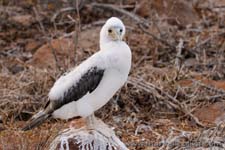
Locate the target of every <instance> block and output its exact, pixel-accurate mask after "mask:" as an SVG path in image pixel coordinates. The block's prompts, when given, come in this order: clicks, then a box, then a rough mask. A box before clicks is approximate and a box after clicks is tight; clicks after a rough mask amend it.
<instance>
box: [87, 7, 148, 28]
mask: <svg viewBox="0 0 225 150" xmlns="http://www.w3.org/2000/svg"><path fill="white" fill-rule="evenodd" d="M91 6H92V7H97V8H103V9H109V10H113V11H116V12H119V13H121V14H124V15H126V16H128V17H129V18H130V19H132V20H134V21H135V22H136V23H137V24H143V25H144V27H149V22H148V21H147V20H146V19H144V18H142V17H140V16H138V15H136V14H133V13H131V12H129V11H126V10H125V9H123V8H121V7H119V6H117V5H112V4H104V3H92V4H91Z"/></svg>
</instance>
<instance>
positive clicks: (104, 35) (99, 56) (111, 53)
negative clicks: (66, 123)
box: [26, 17, 131, 129]
mask: <svg viewBox="0 0 225 150" xmlns="http://www.w3.org/2000/svg"><path fill="white" fill-rule="evenodd" d="M124 34H125V27H124V24H123V23H122V21H121V20H120V19H118V18H116V17H112V18H110V19H108V20H107V22H106V23H105V25H104V26H103V27H102V29H101V32H100V51H98V52H97V53H95V54H94V55H92V56H91V57H89V58H88V59H87V60H85V61H84V62H82V63H81V64H80V65H79V66H77V67H76V68H74V69H73V70H72V71H71V72H69V73H67V74H66V75H64V76H61V77H60V78H59V79H58V80H57V81H56V82H55V84H54V86H53V87H52V88H51V90H50V92H49V100H50V103H49V105H48V106H47V107H46V108H45V110H44V111H43V112H44V113H46V114H47V113H51V116H53V117H55V118H61V119H69V118H73V117H76V116H81V117H88V116H91V115H92V114H93V113H94V112H95V111H96V110H98V109H99V108H101V107H102V106H103V105H105V104H106V103H107V102H108V101H109V100H110V99H111V98H112V97H113V95H114V94H115V93H116V91H117V90H119V89H120V88H121V87H122V86H123V85H124V83H125V82H126V80H127V78H128V74H129V71H130V68H131V51H130V48H129V46H128V45H127V44H126V43H125V42H124V41H122V38H123V36H124ZM93 68H94V69H93ZM91 69H93V71H90V70H91ZM97 80H98V81H97ZM86 81H87V82H86ZM87 89H88V90H87ZM74 91H75V92H77V91H78V92H77V93H78V94H80V93H82V94H83V93H85V94H83V95H82V94H81V95H80V97H79V99H76V98H74V99H73V97H71V95H72V96H74V94H77V93H73V92H74ZM51 104H52V105H51ZM53 104H54V105H53ZM37 118H41V117H40V115H36V116H35V117H34V118H33V120H35V119H36V120H37ZM45 118H47V117H45ZM39 120H41V119H39ZM31 124H32V123H31ZM28 126H29V125H28ZM32 127H33V126H32V125H30V126H29V127H27V128H26V129H30V128H32Z"/></svg>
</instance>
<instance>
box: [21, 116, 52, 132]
mask: <svg viewBox="0 0 225 150" xmlns="http://www.w3.org/2000/svg"><path fill="white" fill-rule="evenodd" d="M49 117H50V115H49V114H42V115H40V116H38V117H37V118H33V119H32V120H31V121H30V122H29V123H28V124H27V125H26V126H25V127H23V128H22V129H21V131H27V130H31V129H33V128H34V127H37V126H39V125H40V124H42V123H43V122H44V121H45V120H46V119H48V118H49Z"/></svg>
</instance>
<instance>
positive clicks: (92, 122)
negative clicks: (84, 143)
mask: <svg viewBox="0 0 225 150" xmlns="http://www.w3.org/2000/svg"><path fill="white" fill-rule="evenodd" d="M96 121H97V120H96V118H95V115H94V114H91V115H90V116H88V117H87V118H86V122H87V128H88V129H89V130H93V129H95V128H96Z"/></svg>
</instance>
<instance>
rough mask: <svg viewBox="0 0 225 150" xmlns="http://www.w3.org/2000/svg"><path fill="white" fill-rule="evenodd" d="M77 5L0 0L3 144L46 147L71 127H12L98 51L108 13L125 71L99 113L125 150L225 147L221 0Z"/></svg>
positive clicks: (86, 1)
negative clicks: (122, 44)
mask: <svg viewBox="0 0 225 150" xmlns="http://www.w3.org/2000/svg"><path fill="white" fill-rule="evenodd" d="M78 2H79V3H76V1H72V0H55V1H52V0H46V1H36V0H23V1H16V0H12V1H7V0H0V149H3V150H13V149H23V150H24V149H29V150H30V149H48V147H49V143H51V141H52V140H53V138H54V137H55V136H56V135H57V133H58V132H59V131H60V130H62V129H63V128H66V127H68V126H69V123H67V122H64V121H61V120H53V119H52V120H49V121H47V122H46V123H44V124H43V125H41V126H40V127H38V128H35V129H34V130H32V131H28V132H22V131H20V130H19V129H20V128H21V127H22V126H23V125H24V124H25V122H26V121H27V120H29V118H30V117H31V116H32V115H33V114H34V113H36V112H37V111H38V110H39V109H41V107H42V106H43V105H44V104H45V102H46V99H47V94H48V92H49V89H50V87H51V86H52V85H53V83H54V81H55V80H56V79H57V78H58V77H59V76H60V75H61V74H62V73H63V72H65V71H66V70H69V69H71V68H72V67H73V66H76V65H78V64H79V63H80V62H81V61H82V60H84V59H85V58H87V57H89V56H90V55H91V54H93V53H94V52H96V51H97V50H98V49H99V44H98V38H99V31H100V28H101V26H102V25H103V24H104V21H105V20H106V19H107V18H109V17H111V16H117V17H120V18H121V19H122V20H123V21H124V23H125V25H126V27H127V35H126V38H125V40H126V41H127V43H128V44H129V46H130V47H131V49H132V55H133V60H132V70H131V73H130V77H129V80H128V82H127V83H126V85H125V86H124V87H123V88H122V89H121V90H120V91H119V92H118V93H117V94H116V95H115V97H114V98H113V99H112V100H111V101H110V102H109V103H108V104H107V105H106V106H104V107H103V108H102V109H100V110H99V111H98V112H96V115H97V116H98V117H100V118H101V119H102V120H103V121H104V122H105V123H107V124H108V125H110V126H112V127H114V128H115V132H116V135H117V136H118V137H120V139H121V140H122V141H123V142H124V143H125V144H126V145H127V146H128V147H129V148H130V149H135V150H139V149H140V150H142V149H144V150H150V149H207V148H208V149H209V148H210V147H211V148H214V149H225V140H224V139H225V123H224V122H225V71H224V70H225V53H224V52H225V1H224V0H158V1H153V0H150V1H148V0H140V1H136V0H118V1H116V2H115V1H113V0H96V1H93V0H83V1H81V0H80V1H78Z"/></svg>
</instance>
